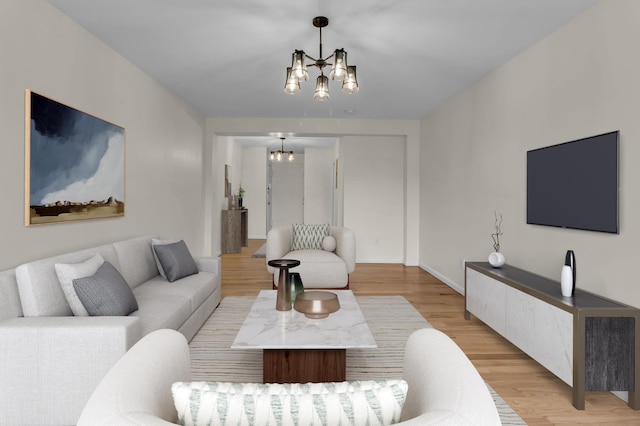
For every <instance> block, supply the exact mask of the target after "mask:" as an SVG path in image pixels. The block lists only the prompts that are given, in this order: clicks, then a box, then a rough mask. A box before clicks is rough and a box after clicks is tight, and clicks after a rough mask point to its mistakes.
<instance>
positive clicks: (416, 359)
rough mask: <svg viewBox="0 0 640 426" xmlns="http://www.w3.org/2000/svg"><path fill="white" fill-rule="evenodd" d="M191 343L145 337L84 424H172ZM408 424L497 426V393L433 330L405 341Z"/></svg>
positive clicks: (159, 335)
mask: <svg viewBox="0 0 640 426" xmlns="http://www.w3.org/2000/svg"><path fill="white" fill-rule="evenodd" d="M189 362H190V361H189V348H188V346H187V341H186V340H185V339H184V338H183V337H182V336H181V335H180V334H179V333H175V332H173V331H172V330H159V331H156V332H154V333H151V334H150V335H148V336H146V337H145V338H144V339H143V340H141V341H140V342H139V343H138V344H137V345H136V346H134V347H133V348H131V350H130V351H129V352H127V354H126V355H125V356H124V357H123V358H122V359H121V360H120V361H119V362H118V363H117V364H116V365H115V366H114V367H113V368H112V369H111V371H110V372H109V373H108V374H107V376H106V377H105V378H104V379H103V380H102V382H101V383H100V385H99V386H98V387H97V388H96V390H95V392H94V393H93V395H92V396H91V398H90V399H89V402H88V403H87V405H86V407H85V408H84V410H83V412H82V415H81V416H80V420H79V422H78V426H101V425H121V426H125V425H149V426H154V425H165V426H166V425H174V424H176V422H177V414H176V410H175V409H174V405H173V400H172V396H171V385H172V383H174V382H184V381H190V380H191V372H190V365H189ZM403 378H404V380H406V381H407V382H408V384H409V389H408V392H407V399H406V403H405V405H404V408H403V410H402V421H401V422H400V423H398V424H400V425H405V426H424V425H443V426H447V425H499V424H500V416H499V415H498V411H497V409H496V406H495V403H494V402H493V399H492V398H491V394H490V393H489V390H488V389H487V386H486V385H485V383H484V380H482V378H481V377H480V375H479V374H478V372H477V370H476V369H475V368H474V366H473V364H471V361H469V359H468V358H467V357H466V355H465V354H464V353H463V352H462V350H461V349H460V348H459V347H458V346H457V345H456V344H455V343H454V342H453V340H451V339H450V338H449V337H447V336H446V335H445V334H443V333H441V332H440V331H437V330H435V329H432V328H425V329H422V330H418V331H416V332H414V333H413V334H412V335H411V336H410V337H409V340H408V341H407V345H406V349H405V357H404V370H403Z"/></svg>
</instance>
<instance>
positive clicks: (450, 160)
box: [420, 0, 640, 307]
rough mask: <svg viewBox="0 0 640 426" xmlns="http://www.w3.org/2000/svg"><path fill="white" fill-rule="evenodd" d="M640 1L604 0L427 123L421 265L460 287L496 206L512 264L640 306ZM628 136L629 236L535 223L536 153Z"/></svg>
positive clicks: (623, 231) (623, 178)
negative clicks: (571, 270) (531, 217)
mask: <svg viewBox="0 0 640 426" xmlns="http://www.w3.org/2000/svg"><path fill="white" fill-rule="evenodd" d="M639 17H640V2H637V1H633V0H619V1H602V2H600V3H599V4H597V5H596V6H595V7H594V8H592V9H591V10H589V11H587V12H586V13H585V14H583V15H582V16H580V17H578V18H576V19H575V20H574V21H572V22H570V23H569V24H567V25H566V26H564V27H563V28H561V29H559V30H558V31H557V32H556V33H554V34H552V35H551V36H549V37H547V38H546V39H545V40H543V41H541V42H540V43H538V44H537V45H535V46H533V47H531V48H530V49H528V50H527V51H525V52H524V53H522V54H521V55H519V56H518V57H516V58H514V59H513V60H511V61H510V62H509V63H507V64H506V65H504V66H503V67H501V68H499V69H498V70H497V71H495V72H494V73H492V74H490V75H488V76H487V77H486V78H484V79H483V80H481V81H480V82H479V83H477V84H476V85H475V86H473V87H472V88H470V89H468V90H466V91H465V92H463V93H461V94H460V95H458V96H456V97H455V98H453V99H452V100H451V101H449V102H448V103H447V104H446V105H444V106H442V107H441V108H440V109H438V110H437V111H436V112H434V113H433V114H431V115H430V116H429V117H427V118H426V119H424V120H423V121H422V126H421V137H422V148H421V166H422V167H421V171H422V175H421V191H420V197H421V202H420V225H421V226H420V263H421V265H423V266H424V267H425V268H430V269H431V270H433V271H435V272H436V273H438V274H440V275H441V276H442V277H443V278H444V279H447V280H449V283H450V284H452V285H458V286H460V287H462V286H463V285H464V275H463V270H462V267H461V259H463V258H465V259H471V260H483V261H486V259H487V255H488V254H489V253H490V252H491V251H492V245H491V238H490V234H491V232H492V231H493V223H494V217H493V214H494V210H498V211H500V212H502V213H503V216H504V222H503V231H504V235H503V237H502V239H501V243H502V244H501V251H502V252H503V253H504V255H505V257H506V259H507V262H508V263H511V264H513V265H515V266H519V267H521V268H524V269H527V270H530V271H533V272H536V273H538V274H541V275H544V276H547V277H549V278H553V279H556V280H559V276H560V269H561V266H562V263H563V260H564V254H565V252H566V250H567V249H573V250H574V251H575V254H576V260H577V261H576V264H577V269H578V279H577V281H578V282H577V286H578V287H579V288H582V289H586V290H589V291H592V292H594V293H597V294H600V295H603V296H607V297H610V298H612V299H615V300H619V301H622V302H625V303H628V304H631V305H633V306H637V307H640V286H639V285H638V283H637V282H636V281H637V280H636V275H637V272H636V270H635V266H636V264H637V261H638V259H637V257H638V253H639V251H638V244H639V243H640V188H639V187H638V185H639V182H640V168H639V167H638V166H637V161H638V159H639V158H640V142H639V141H640V120H639V119H638V111H639V109H638V99H640V79H639V78H638V75H640V56H639V55H637V54H636V53H635V52H636V51H637V40H639V39H640V25H638V19H639ZM618 129H619V130H620V152H621V154H620V184H621V194H620V198H621V199H620V209H621V210H620V235H611V234H601V233H595V232H588V231H577V230H564V229H555V228H548V227H542V226H534V225H527V224H526V223H525V222H526V214H525V213H526V212H525V208H526V199H525V192H526V151H527V150H529V149H533V148H538V147H543V146H548V145H553V144H557V143H561V142H564V141H569V140H573V139H578V138H582V137H587V136H591V135H596V134H601V133H605V132H609V131H612V130H618Z"/></svg>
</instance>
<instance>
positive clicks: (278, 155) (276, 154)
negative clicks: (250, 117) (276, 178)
mask: <svg viewBox="0 0 640 426" xmlns="http://www.w3.org/2000/svg"><path fill="white" fill-rule="evenodd" d="M284 140H285V138H280V144H281V145H280V149H279V150H277V151H271V155H269V158H270V159H271V161H273V160H276V161H282V158H283V157H284V156H285V155H286V156H287V157H288V160H289V161H293V151H285V150H284Z"/></svg>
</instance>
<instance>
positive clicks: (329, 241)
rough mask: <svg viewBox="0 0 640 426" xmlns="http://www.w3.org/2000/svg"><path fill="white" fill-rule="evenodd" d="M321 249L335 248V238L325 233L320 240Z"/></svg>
mask: <svg viewBox="0 0 640 426" xmlns="http://www.w3.org/2000/svg"><path fill="white" fill-rule="evenodd" d="M322 250H325V251H335V250H336V239H335V238H334V237H333V236H332V235H327V236H326V237H324V239H323V240H322Z"/></svg>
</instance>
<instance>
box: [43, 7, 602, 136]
mask: <svg viewBox="0 0 640 426" xmlns="http://www.w3.org/2000/svg"><path fill="white" fill-rule="evenodd" d="M596 1H597V0H395V1H394V0H314V1H311V0H50V2H51V3H52V4H53V5H54V6H55V7H57V8H58V9H60V10H61V11H62V12H63V13H65V14H66V15H68V16H69V17H70V18H71V19H73V20H74V21H76V22H77V23H78V24H80V25H81V26H83V27H85V28H86V29H87V30H88V31H89V32H91V33H93V34H94V35H95V36H96V37H98V38H99V39H101V40H103V41H104V42H105V43H106V44H107V45H109V46H111V47H112V48H113V49H115V50H116V51H118V52H120V53H121V54H122V55H123V56H124V57H126V58H128V59H129V60H130V61H131V62H133V63H134V64H136V65H137V66H138V67H139V68H141V69H142V70H143V71H145V72H146V73H147V74H149V75H151V76H153V77H154V78H155V79H157V80H158V81H159V82H160V83H162V84H163V85H164V86H166V87H168V88H169V89H170V90H172V91H173V92H174V93H176V94H177V95H178V96H179V97H180V98H182V99H184V100H185V101H186V102H188V103H189V104H190V105H192V106H193V107H195V108H196V109H197V110H198V111H200V112H201V113H202V114H203V115H204V116H206V117H284V118H303V117H318V118H328V117H333V118H366V119H420V118H423V117H425V116H426V115H428V114H429V112H430V111H432V110H433V109H434V108H437V107H438V106H439V105H441V104H442V103H443V102H444V101H446V100H447V99H449V98H450V97H452V96H453V95H455V94H456V93H457V92H459V91H461V90H463V89H465V88H466V87H468V86H470V85H471V84H473V83H474V82H475V81H477V80H478V79H480V78H481V77H482V76H484V75H486V74H487V73H489V72H491V71H492V70H494V69H495V68H496V67H498V66H500V65H501V64H503V63H504V62H506V61H507V60H509V59H510V58H512V57H514V56H515V55H517V54H518V53H519V52H521V51H523V50H524V49H526V48H527V47H529V46H531V45H533V44H535V43H536V42H537V41H539V40H541V39H542V38H544V37H545V36H547V35H548V34H550V33H552V32H553V31H555V30H556V29H558V28H559V27H560V26H562V25H563V24H565V23H566V22H568V21H569V20H571V19H572V18H574V17H575V16H577V15H578V14H580V13H582V12H583V11H585V10H586V9H588V8H589V7H591V6H592V5H593V4H594V3H596ZM319 15H322V16H326V17H328V18H329V21H330V22H329V26H328V27H327V28H325V29H324V30H323V45H324V46H323V53H324V54H325V56H326V55H327V53H331V52H332V51H333V50H335V49H336V48H344V49H345V50H346V51H347V52H348V61H349V63H350V64H352V65H357V67H358V80H359V84H360V92H358V93H357V94H353V95H346V94H343V93H342V92H341V91H340V86H339V84H338V83H337V82H330V91H331V99H330V100H329V101H327V102H317V101H314V100H313V89H314V80H315V77H316V76H317V73H316V69H315V68H310V69H309V72H310V80H309V81H307V82H306V83H303V88H302V92H301V93H299V94H297V95H287V94H285V93H284V91H283V87H284V78H285V68H286V67H287V66H289V65H290V62H291V53H292V52H293V50H294V49H302V50H305V51H306V52H307V53H308V54H309V55H311V56H314V57H317V56H318V41H319V40H318V30H317V29H316V28H314V27H313V25H312V23H311V21H312V19H313V17H315V16H319ZM346 111H353V112H352V113H348V112H346ZM272 139H273V138H272ZM276 140H277V139H276Z"/></svg>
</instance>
